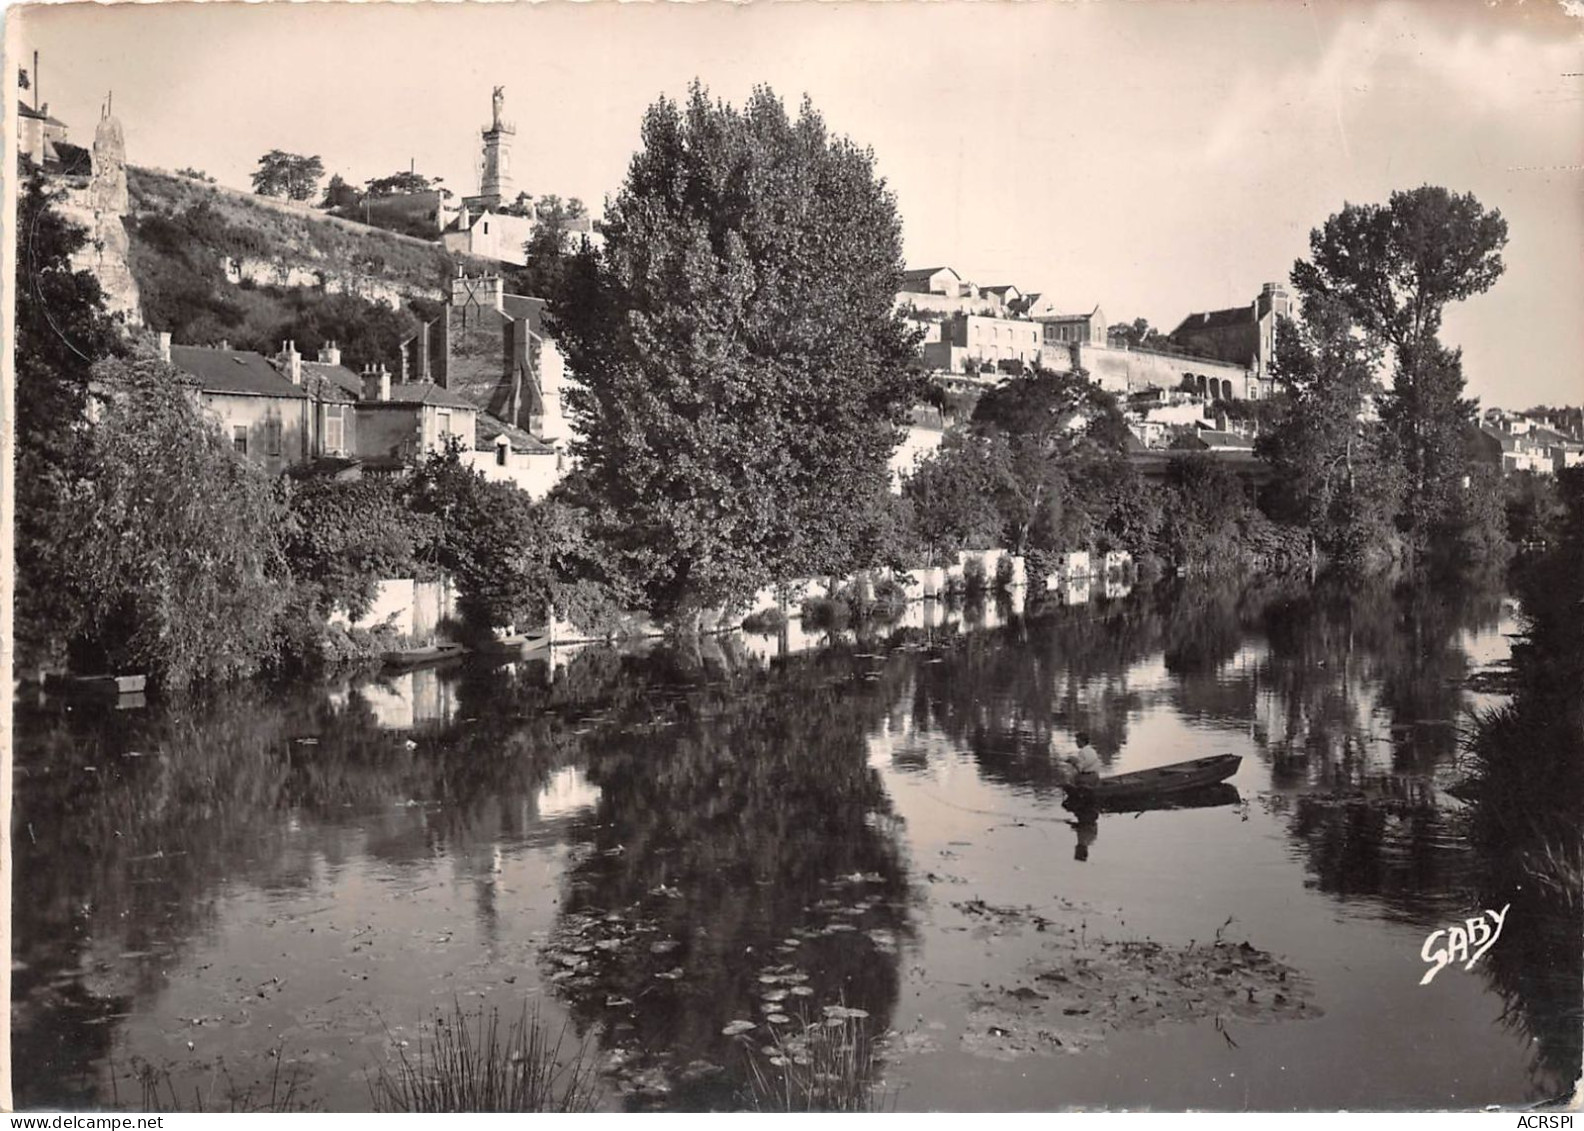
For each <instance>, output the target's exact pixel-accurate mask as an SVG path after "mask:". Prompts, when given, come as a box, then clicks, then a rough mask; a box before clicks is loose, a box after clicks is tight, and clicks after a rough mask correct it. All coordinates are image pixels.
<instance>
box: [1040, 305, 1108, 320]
mask: <svg viewBox="0 0 1584 1131" xmlns="http://www.w3.org/2000/svg"><path fill="white" fill-rule="evenodd" d="M1099 313H1100V308H1099V307H1098V306H1097V307H1095V308H1094V309H1093V310H1085V311H1080V312H1079V313H1077V314H1062V313H1061V312H1059V311H1057V310H1053V309H1051V308H1050V307H1048V306H1047V307H1046V308H1045V309H1044V310H1041V311H1040V312H1039V313H1038V314H1031V315H1030V317H1031V318H1033V319H1034V321H1036V322H1083V321H1086V320H1088V319H1090V318H1093V317H1094V316H1095V315H1096V314H1099Z"/></svg>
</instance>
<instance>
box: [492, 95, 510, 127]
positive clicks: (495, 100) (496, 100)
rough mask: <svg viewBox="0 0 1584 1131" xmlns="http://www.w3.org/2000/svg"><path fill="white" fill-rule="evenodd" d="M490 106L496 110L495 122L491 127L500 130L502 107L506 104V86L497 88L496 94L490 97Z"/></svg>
mask: <svg viewBox="0 0 1584 1131" xmlns="http://www.w3.org/2000/svg"><path fill="white" fill-rule="evenodd" d="M490 104H491V105H492V106H493V107H494V110H495V120H494V122H492V123H491V125H492V126H493V127H494V128H495V129H497V130H498V129H500V127H501V107H502V106H504V105H505V104H506V88H505V87H504V86H497V87H496V88H495V93H494V94H493V95H491V96H490Z"/></svg>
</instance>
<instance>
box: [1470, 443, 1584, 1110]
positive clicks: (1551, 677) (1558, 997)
mask: <svg viewBox="0 0 1584 1131" xmlns="http://www.w3.org/2000/svg"><path fill="white" fill-rule="evenodd" d="M1558 488H1559V490H1558V495H1559V496H1560V498H1559V503H1560V514H1559V515H1557V517H1556V521H1555V525H1554V526H1553V527H1552V528H1551V539H1552V541H1551V545H1550V546H1549V548H1548V549H1547V550H1546V551H1545V552H1544V553H1543V554H1541V555H1539V556H1538V557H1535V558H1532V559H1530V560H1528V561H1525V562H1523V563H1521V564H1520V566H1519V568H1518V569H1516V570H1515V571H1514V577H1513V580H1514V585H1515V588H1516V590H1517V592H1518V595H1519V599H1520V602H1521V607H1522V622H1523V632H1522V635H1521V636H1520V637H1519V639H1518V640H1517V641H1516V642H1515V643H1514V645H1513V650H1512V673H1511V674H1512V681H1511V686H1512V696H1511V698H1510V699H1509V700H1508V701H1507V703H1505V704H1504V705H1503V706H1501V707H1499V708H1496V709H1494V710H1491V711H1487V712H1485V713H1484V714H1482V715H1481V716H1480V717H1479V718H1478V720H1477V722H1476V725H1475V726H1474V728H1473V730H1472V731H1471V733H1470V734H1469V735H1468V736H1467V740H1466V742H1465V762H1466V766H1467V768H1468V770H1469V772H1470V779H1469V781H1468V783H1467V785H1466V787H1465V789H1464V790H1460V793H1462V794H1463V795H1464V796H1466V797H1467V798H1468V799H1469V802H1470V807H1471V810H1472V814H1473V833H1474V837H1475V838H1476V840H1477V842H1478V843H1479V845H1480V846H1481V849H1482V859H1483V860H1484V861H1486V864H1487V867H1486V872H1485V875H1484V877H1483V882H1482V884H1481V898H1482V900H1483V902H1482V903H1481V906H1482V907H1493V908H1500V907H1502V906H1504V905H1506V904H1508V903H1511V904H1512V913H1513V914H1514V915H1515V916H1517V919H1516V920H1515V921H1521V922H1525V923H1531V924H1534V925H1535V926H1533V927H1531V928H1530V929H1528V930H1524V931H1520V932H1517V933H1516V934H1515V935H1514V936H1513V937H1512V938H1511V939H1505V938H1504V939H1503V943H1504V945H1503V946H1502V947H1500V948H1496V949H1494V950H1493V951H1492V953H1491V954H1490V955H1489V956H1488V958H1487V961H1488V962H1489V963H1490V976H1491V978H1492V980H1493V982H1494V983H1495V985H1496V987H1497V988H1498V990H1499V991H1500V992H1501V994H1502V997H1503V999H1504V1000H1505V1001H1506V1003H1507V1010H1506V1012H1505V1013H1504V1016H1503V1021H1504V1023H1506V1024H1509V1025H1513V1026H1517V1027H1519V1028H1520V1030H1521V1031H1523V1032H1525V1033H1527V1034H1529V1035H1530V1036H1531V1037H1532V1039H1533V1043H1534V1045H1535V1059H1536V1074H1537V1076H1539V1077H1540V1078H1542V1079H1546V1080H1549V1081H1551V1084H1550V1089H1551V1091H1552V1092H1553V1093H1554V1094H1557V1095H1560V1096H1564V1097H1565V1096H1569V1095H1571V1094H1572V1091H1573V1088H1574V1087H1575V1086H1576V1084H1577V1081H1578V1079H1579V1066H1580V1064H1581V1063H1584V1013H1581V1011H1580V1008H1579V993H1578V987H1579V984H1580V979H1581V977H1584V959H1581V955H1580V951H1579V946H1578V931H1579V928H1580V927H1581V926H1584V834H1581V832H1580V826H1579V820H1578V814H1579V813H1580V812H1581V811H1584V698H1581V697H1580V688H1584V571H1581V570H1580V568H1579V562H1580V561H1581V560H1584V469H1580V468H1573V469H1569V470H1567V471H1564V472H1563V473H1561V474H1560V475H1559V476H1558Z"/></svg>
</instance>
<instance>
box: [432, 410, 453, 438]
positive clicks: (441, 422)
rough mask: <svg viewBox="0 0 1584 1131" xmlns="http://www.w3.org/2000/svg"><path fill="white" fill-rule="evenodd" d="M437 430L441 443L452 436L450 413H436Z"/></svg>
mask: <svg viewBox="0 0 1584 1131" xmlns="http://www.w3.org/2000/svg"><path fill="white" fill-rule="evenodd" d="M435 430H436V431H437V432H438V433H439V434H440V441H441V443H444V442H445V438H446V437H447V436H449V435H451V414H450V413H449V412H437V413H435Z"/></svg>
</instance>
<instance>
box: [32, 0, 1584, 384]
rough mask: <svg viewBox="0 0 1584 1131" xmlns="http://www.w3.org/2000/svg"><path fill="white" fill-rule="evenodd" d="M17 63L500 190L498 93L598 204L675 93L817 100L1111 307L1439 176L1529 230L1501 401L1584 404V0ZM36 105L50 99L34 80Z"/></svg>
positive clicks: (37, 34)
mask: <svg viewBox="0 0 1584 1131" xmlns="http://www.w3.org/2000/svg"><path fill="white" fill-rule="evenodd" d="M10 15H11V16H12V17H13V19H12V21H11V23H12V24H13V25H14V26H12V27H10V28H9V29H8V30H9V33H10V34H9V36H8V45H9V49H10V50H11V51H12V52H13V55H14V58H12V59H8V61H7V66H8V67H11V68H13V69H14V67H15V66H16V65H24V66H30V65H31V55H32V52H33V51H35V50H37V51H38V52H39V53H40V73H39V76H38V77H39V79H40V82H41V89H40V93H41V94H42V97H43V100H44V101H47V102H48V103H49V104H50V112H51V114H52V115H54V116H55V117H57V118H60V119H62V120H63V121H65V122H66V123H67V124H68V125H69V126H70V127H71V128H72V130H73V133H72V135H71V136H72V139H73V140H75V141H78V142H80V143H82V144H87V143H88V142H89V141H90V140H91V138H92V129H93V125H94V122H95V121H96V120H97V119H98V117H99V113H100V106H101V104H102V103H103V101H104V98H105V96H106V93H107V92H109V91H114V96H115V97H114V108H115V113H116V116H117V117H119V118H120V119H121V122H122V124H123V126H124V128H125V133H126V141H127V157H128V160H129V162H131V163H132V164H134V165H146V166H153V167H157V168H165V169H176V168H180V167H183V166H191V167H196V168H199V169H203V170H206V171H207V172H208V173H210V174H211V175H213V176H215V177H216V178H218V179H219V181H221V182H222V183H224V184H227V185H232V186H235V187H239V188H247V187H248V186H249V179H248V177H249V174H250V173H251V172H252V170H253V169H254V168H255V167H256V163H257V161H258V158H259V156H260V155H261V154H263V153H265V152H267V151H268V150H271V149H284V150H287V151H289V152H295V153H305V154H317V155H319V156H320V157H321V159H322V160H323V161H324V164H325V167H326V170H327V173H332V172H339V173H340V174H341V175H342V176H343V177H344V178H345V179H347V180H348V181H352V182H354V183H361V182H362V181H365V180H367V179H369V178H372V177H376V176H381V175H385V174H388V173H391V172H395V171H397V170H401V169H406V168H408V167H409V163H411V164H412V165H413V166H414V167H416V169H417V170H418V171H419V172H422V173H425V174H428V175H431V176H442V177H444V178H445V181H446V184H447V186H448V187H450V188H452V189H453V190H455V191H458V192H459V193H463V192H472V191H476V185H477V177H478V172H477V170H478V154H479V146H480V142H479V130H480V129H481V128H482V127H483V126H484V125H485V124H486V123H487V121H488V119H489V114H490V94H491V89H492V87H494V86H496V85H501V86H504V87H505V99H506V102H505V113H504V115H503V116H504V117H505V118H506V119H507V120H508V121H511V122H514V123H515V125H516V128H517V135H516V142H515V145H514V148H513V153H512V168H513V172H514V174H515V177H516V180H517V187H518V188H519V189H522V190H526V191H529V192H531V193H534V194H535V195H544V194H547V193H556V194H558V195H561V196H563V197H566V196H577V197H581V198H582V199H583V200H584V201H586V202H587V203H588V204H589V205H590V206H591V207H592V208H593V210H594V211H595V212H596V214H597V213H598V211H599V206H600V204H601V202H603V201H604V200H605V198H606V197H607V196H608V195H611V194H613V193H614V192H615V191H616V190H617V188H618V187H619V185H620V183H621V181H622V178H623V177H624V175H625V173H626V170H627V166H628V163H629V161H630V160H631V157H632V154H633V152H634V150H635V149H636V148H637V146H638V141H639V138H638V131H639V125H640V122H641V119H642V115H643V112H644V109H645V108H646V107H647V106H648V105H650V104H651V103H652V102H653V101H654V100H655V99H656V98H658V97H660V96H662V95H665V96H668V97H672V98H678V97H681V96H683V95H685V94H686V92H687V88H688V85H689V83H690V82H692V81H693V80H695V79H697V80H699V81H701V82H702V83H703V84H704V85H705V86H706V87H707V88H708V89H709V91H710V93H711V94H712V95H714V96H716V97H719V98H722V99H725V100H726V101H728V102H731V103H734V104H741V102H742V101H743V100H744V99H745V98H746V96H747V95H748V94H749V92H750V91H751V90H752V88H753V87H754V85H755V84H759V83H764V84H768V85H769V86H770V87H771V88H772V89H773V90H775V91H776V92H777V93H778V94H780V95H781V96H782V97H783V98H784V99H785V100H786V101H787V102H788V104H789V105H792V106H795V105H796V103H797V102H798V101H799V100H801V98H802V96H803V95H804V94H807V95H808V96H809V98H810V99H811V100H812V102H813V104H814V106H815V107H816V109H818V110H819V112H820V113H821V114H822V115H823V117H824V118H825V121H826V123H827V125H828V126H829V127H830V128H831V130H832V131H833V132H836V133H839V134H845V135H847V136H849V137H851V138H852V139H853V140H854V141H855V142H857V143H858V144H860V145H863V146H866V147H869V148H871V149H872V150H873V152H874V155H875V163H876V168H877V171H878V172H879V174H880V175H881V176H883V177H884V178H885V179H886V181H887V184H888V185H889V187H890V188H891V190H892V191H893V192H894V194H895V196H896V200H897V205H898V209H899V211H900V213H901V216H902V220H903V232H904V242H905V250H906V254H907V259H908V262H909V265H910V266H915V267H922V266H939V265H948V266H952V267H954V268H956V269H957V270H958V271H959V272H960V273H961V274H963V275H964V276H966V277H968V278H971V279H973V280H974V281H976V282H978V283H980V284H985V285H989V284H1000V283H1013V284H1015V285H1017V286H1018V287H1020V288H1021V289H1023V290H1025V291H1041V292H1043V293H1046V294H1050V295H1054V296H1056V298H1057V299H1058V301H1059V303H1060V305H1062V306H1063V307H1065V308H1070V309H1073V310H1080V309H1081V310H1088V309H1091V308H1093V307H1094V306H1095V305H1097V304H1098V305H1099V306H1100V307H1101V308H1102V309H1103V310H1104V312H1105V314H1106V316H1107V318H1108V319H1109V320H1110V321H1112V322H1117V321H1124V320H1126V321H1131V320H1132V319H1134V318H1138V317H1143V318H1147V319H1148V320H1149V321H1150V322H1151V324H1153V325H1155V326H1158V327H1161V328H1163V329H1167V330H1169V329H1171V328H1172V327H1173V326H1175V325H1176V324H1177V323H1178V321H1180V320H1181V319H1182V318H1183V317H1184V316H1185V315H1187V314H1188V313H1190V312H1193V311H1200V310H1208V309H1215V308H1220V307H1227V306H1237V305H1242V304H1244V303H1247V302H1249V301H1251V300H1252V299H1253V297H1254V296H1255V295H1256V294H1257V293H1258V292H1259V289H1260V286H1261V284H1263V283H1265V282H1267V281H1283V280H1285V279H1286V278H1287V277H1288V274H1289V273H1290V271H1291V270H1292V265H1293V263H1294V261H1295V260H1296V259H1298V258H1300V257H1303V256H1305V255H1306V254H1307V251H1308V238H1309V233H1310V231H1311V230H1312V229H1313V228H1315V227H1318V226H1319V225H1320V224H1322V223H1323V222H1324V221H1325V219H1326V218H1327V217H1328V216H1329V215H1331V214H1332V213H1334V212H1336V211H1338V210H1339V209H1340V208H1341V207H1342V206H1343V205H1344V204H1345V203H1355V204H1364V203H1384V202H1385V201H1386V200H1387V199H1388V198H1389V196H1390V194H1391V193H1392V192H1393V191H1394V190H1398V189H1409V188H1414V187H1417V186H1419V185H1422V184H1438V185H1444V186H1446V187H1447V188H1449V189H1453V190H1455V191H1457V192H1472V193H1473V194H1474V195H1475V196H1476V197H1477V198H1478V199H1479V200H1480V201H1481V202H1482V203H1483V204H1484V205H1485V206H1486V207H1488V208H1495V209H1499V210H1500V211H1501V213H1502V215H1503V216H1505V217H1506V219H1507V222H1508V226H1509V242H1508V245H1507V248H1506V250H1505V253H1504V259H1505V262H1506V264H1507V271H1506V274H1505V276H1504V277H1503V278H1502V279H1501V280H1500V281H1499V282H1498V283H1497V284H1496V286H1495V287H1494V288H1492V289H1491V290H1490V291H1489V292H1487V293H1486V294H1483V295H1479V296H1475V297H1474V298H1471V299H1469V300H1467V301H1466V302H1464V303H1461V304H1459V305H1457V306H1456V307H1454V308H1452V309H1451V310H1450V311H1449V313H1448V315H1447V318H1446V323H1445V326H1444V330H1443V335H1442V336H1443V339H1444V340H1445V341H1446V342H1447V343H1448V344H1452V345H1457V346H1461V347H1462V348H1463V351H1464V359H1463V360H1464V371H1465V374H1466V376H1467V378H1468V385H1469V392H1470V394H1471V395H1474V396H1477V397H1479V398H1480V400H1481V402H1482V403H1483V404H1484V405H1486V406H1490V405H1500V406H1503V407H1507V408H1526V407H1529V406H1531V405H1534V404H1538V403H1550V404H1557V403H1564V402H1566V403H1573V404H1578V403H1581V402H1584V0H1525V2H1517V0H1513V2H1499V0H1498V2H1494V3H1484V2H1480V3H1465V2H1462V0H1428V2H1422V3H1400V2H1379V3H1376V2H1370V0H1334V2H1316V3H1299V2H1295V0H1137V2H1130V0H1086V2H1070V3H1068V2H1060V0H1029V2H1024V3H1006V2H980V3H967V2H964V0H939V2H935V3H922V2H917V0H899V2H893V3H875V2H864V0H848V2H836V3H813V2H803V3H792V2H768V0H757V2H755V3H747V4H726V3H720V2H706V3H695V4H678V3H628V4H614V3H609V2H599V0H595V2H591V3H579V4H573V3H567V2H564V0H548V2H544V3H532V4H529V3H523V4H513V3H492V4H459V3H446V4H426V3H411V4H397V3H365V4H342V3H333V2H332V3H301V4H288V3H255V4H222V3H209V4H175V3H173V4H164V3H161V4H135V5H124V6H115V7H106V6H99V5H92V4H63V5H35V6H23V7H13V8H12V9H11V10H10ZM24 97H26V95H25V96H24Z"/></svg>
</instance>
